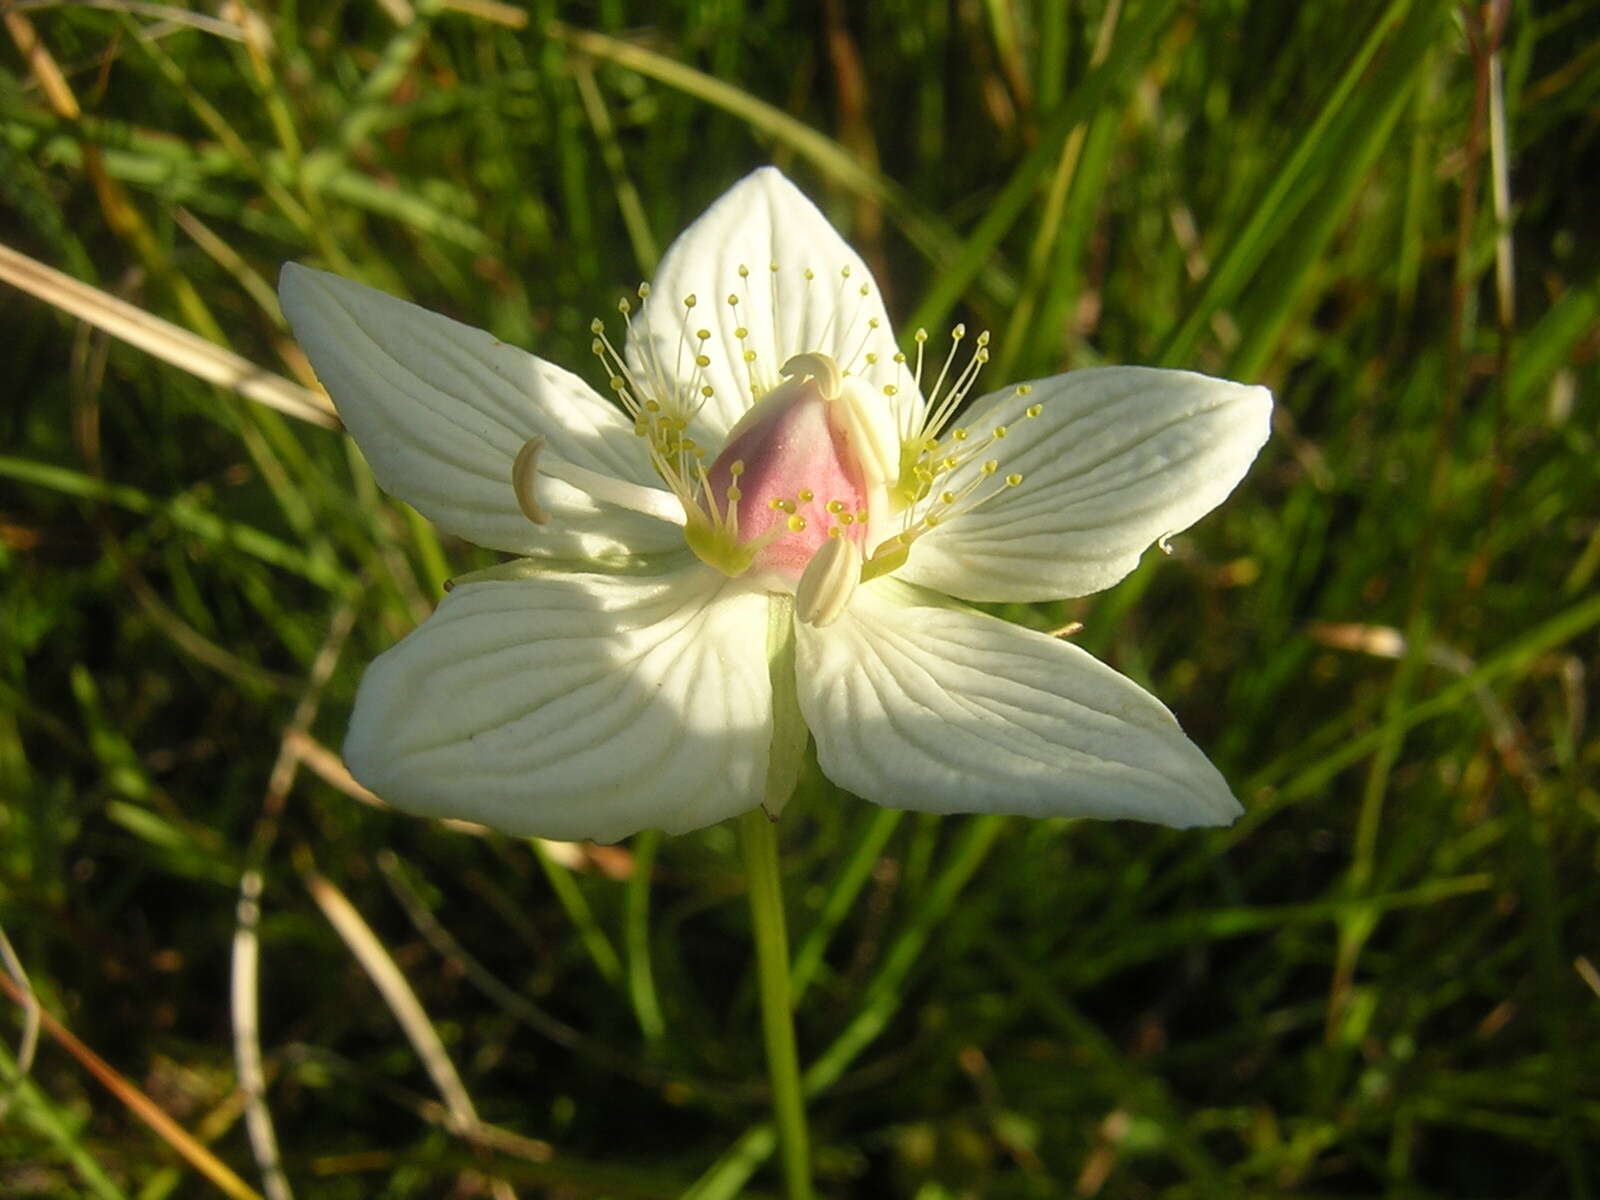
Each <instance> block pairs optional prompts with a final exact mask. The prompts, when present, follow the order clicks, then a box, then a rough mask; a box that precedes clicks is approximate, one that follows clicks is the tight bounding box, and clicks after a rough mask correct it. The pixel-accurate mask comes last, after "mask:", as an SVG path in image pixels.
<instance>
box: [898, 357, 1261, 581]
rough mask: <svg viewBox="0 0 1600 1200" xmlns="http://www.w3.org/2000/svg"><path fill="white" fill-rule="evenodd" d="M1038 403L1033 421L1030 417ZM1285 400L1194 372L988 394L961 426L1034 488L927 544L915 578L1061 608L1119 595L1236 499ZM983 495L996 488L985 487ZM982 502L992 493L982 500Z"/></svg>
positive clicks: (1115, 376) (1107, 374) (1011, 493)
mask: <svg viewBox="0 0 1600 1200" xmlns="http://www.w3.org/2000/svg"><path fill="white" fill-rule="evenodd" d="M1032 404H1039V405H1041V406H1042V407H1043V411H1042V412H1041V413H1040V415H1039V416H1037V417H1034V418H1027V417H1025V416H1024V415H1023V414H1024V411H1025V410H1026V409H1027V408H1028V407H1029V406H1030V405H1032ZM1271 411H1272V395H1271V393H1269V392H1268V391H1267V390H1266V389H1265V388H1260V387H1246V386H1245V385H1243V384H1239V383H1229V382H1228V381H1227V380H1224V379H1211V378H1209V377H1207V376H1205V375H1196V374H1193V373H1191V372H1188V371H1162V370H1156V369H1153V368H1148V367H1103V368H1099V369H1096V370H1090V371H1074V372H1071V373H1069V374H1066V375H1057V376H1054V377H1053V378H1050V379H1044V380H1040V381H1038V382H1036V383H1034V384H1033V386H1032V391H1031V393H1030V394H1028V395H1025V396H1019V395H1017V394H1016V390H1015V389H1014V388H1013V389H1009V390H1007V391H1006V392H1002V393H995V394H992V395H989V396H985V397H984V398H982V399H981V400H979V401H978V402H977V403H976V404H974V405H973V407H972V410H971V411H970V412H969V413H967V414H964V415H963V416H962V417H961V418H960V424H961V425H963V426H965V427H966V428H968V429H969V430H970V431H971V437H972V439H974V440H976V439H978V438H981V437H985V436H987V435H988V434H989V432H990V431H991V430H992V429H993V428H994V427H995V426H996V425H1004V426H1006V427H1007V430H1008V433H1007V436H1006V437H1005V438H1004V440H1002V441H999V442H996V443H994V446H993V449H992V451H990V452H988V453H985V454H981V455H979V456H978V458H977V459H975V460H974V461H973V462H972V463H970V464H968V465H967V466H966V467H963V468H961V469H960V470H958V471H957V472H956V473H955V475H954V477H953V482H952V483H950V484H949V485H948V487H949V488H950V489H951V490H954V491H957V492H959V491H960V490H961V484H962V483H963V482H964V481H965V480H967V479H970V478H971V476H972V474H973V473H974V472H976V470H977V469H978V466H979V465H980V462H981V460H982V459H984V458H990V457H993V458H996V459H998V460H999V463H1000V467H999V472H998V474H997V475H996V477H995V479H994V484H995V485H998V483H999V480H1000V479H1002V478H1004V477H1005V476H1006V475H1007V474H1010V473H1012V472H1019V473H1020V474H1021V475H1022V477H1023V479H1022V483H1021V484H1020V485H1019V486H1017V487H1014V488H1006V489H1005V490H1004V491H1001V492H999V493H998V494H997V495H995V496H994V498H993V499H992V500H988V501H986V502H985V503H983V504H981V505H979V506H978V507H977V508H976V509H974V510H972V511H970V512H967V513H962V514H960V515H958V516H955V517H952V518H951V519H950V520H949V521H948V522H947V523H946V524H943V525H940V526H938V527H936V528H935V529H933V530H932V531H931V532H929V533H928V534H926V535H924V536H923V537H921V538H920V539H918V541H917V542H916V544H915V546H914V547H913V549H912V551H911V557H910V559H909V561H908V562H907V563H906V565H905V567H903V568H902V569H901V570H900V572H899V574H900V576H901V577H902V578H904V579H908V580H911V581H912V582H914V583H919V584H922V585H923V586H925V587H930V588H935V589H937V590H938V591H941V592H948V593H950V594H951V595H955V596H961V597H964V598H965V599H968V600H1016V601H1025V600H1054V599H1060V598H1062V597H1067V596H1087V595H1089V594H1090V593H1092V592H1098V591H1100V590H1102V589H1103V588H1108V587H1110V586H1111V585H1112V584H1113V583H1116V582H1117V580H1119V579H1121V578H1122V577H1123V576H1125V575H1126V574H1128V572H1129V571H1131V570H1133V568H1134V567H1136V566H1137V565H1138V563H1139V557H1140V555H1141V554H1143V553H1144V551H1145V549H1146V548H1147V547H1148V546H1149V545H1150V544H1151V543H1152V542H1154V541H1156V540H1157V539H1159V538H1162V537H1164V536H1166V535H1167V534H1172V533H1178V532H1179V531H1181V530H1184V529H1187V528H1188V527H1189V526H1190V525H1192V524H1194V523H1195V522H1196V521H1198V520H1199V519H1200V518H1201V517H1203V516H1204V515H1205V514H1206V513H1208V512H1210V511H1211V510H1212V509H1213V508H1215V507H1216V506H1217V505H1218V504H1220V503H1222V501H1223V499H1224V498H1225V497H1226V496H1227V495H1228V493H1229V492H1231V491H1233V489H1234V487H1235V486H1236V485H1237V484H1238V482H1239V480H1241V479H1242V478H1244V473H1245V471H1246V470H1247V469H1248V468H1249V466H1250V464H1251V462H1252V461H1254V459H1255V456H1256V452H1257V451H1259V450H1260V449H1261V446H1262V443H1263V442H1265V441H1266V439H1267V431H1268V425H1269V422H1270V415H1271ZM983 490H988V489H987V488H984V489H983ZM979 494H981V492H980V493H979Z"/></svg>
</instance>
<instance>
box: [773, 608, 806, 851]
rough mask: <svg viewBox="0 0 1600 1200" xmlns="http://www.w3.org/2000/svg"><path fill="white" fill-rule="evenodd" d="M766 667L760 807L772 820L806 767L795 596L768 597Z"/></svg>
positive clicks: (787, 799)
mask: <svg viewBox="0 0 1600 1200" xmlns="http://www.w3.org/2000/svg"><path fill="white" fill-rule="evenodd" d="M767 668H768V671H769V672H770V673H771V676H772V749H771V751H770V752H769V754H768V757H767V792H766V798H765V799H764V800H763V801H762V802H761V807H762V808H764V809H765V810H766V813H767V816H769V817H770V818H772V819H773V820H774V821H776V820H777V819H778V816H779V814H781V813H782V812H783V806H784V805H786V804H788V803H789V797H791V796H793V795H794V789H795V786H796V785H797V784H798V783H799V782H800V771H801V769H802V768H803V767H804V766H805V761H806V743H807V742H808V741H809V740H810V738H811V732H810V730H808V729H807V728H806V722H805V718H804V717H803V716H801V715H800V698H799V695H798V693H797V692H796V690H795V676H794V598H793V597H792V596H786V595H773V596H769V597H767Z"/></svg>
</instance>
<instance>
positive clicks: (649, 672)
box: [344, 563, 772, 841]
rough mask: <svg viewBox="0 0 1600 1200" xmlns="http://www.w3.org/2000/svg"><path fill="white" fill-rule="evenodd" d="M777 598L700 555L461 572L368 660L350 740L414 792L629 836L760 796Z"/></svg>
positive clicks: (542, 827)
mask: <svg viewBox="0 0 1600 1200" xmlns="http://www.w3.org/2000/svg"><path fill="white" fill-rule="evenodd" d="M771 738H772V686H771V681H770V679H769V678H768V673H767V600H766V597H765V596H763V595H761V594H759V593H751V592H748V591H739V590H736V588H735V587H734V585H730V584H729V583H728V581H727V580H725V579H723V578H722V577H721V576H720V575H717V574H716V573H715V572H713V571H710V570H708V569H706V568H705V567H703V566H701V565H700V564H699V563H694V564H693V565H691V566H687V567H680V568H679V569H677V570H676V571H674V572H671V573H665V574H654V575H638V574H634V575H627V574H623V575H542V576H539V577H536V578H530V579H523V580H517V581H515V582H506V583H475V584H467V585H464V586H461V587H458V588H456V590H455V591H453V592H451V593H450V594H449V595H447V596H446V597H445V598H444V601H443V602H442V603H441V604H440V605H439V609H438V611H437V612H435V613H434V615H433V616H432V617H430V618H429V619H428V620H427V621H426V622H424V624H423V625H422V626H421V628H419V629H418V630H417V631H416V632H414V633H413V634H412V635H411V636H410V637H408V638H406V639H405V640H404V641H402V642H401V643H400V644H399V645H398V646H395V647H394V648H393V649H391V650H389V651H388V652H387V653H385V654H383V655H382V656H380V657H379V658H378V659H377V661H375V662H374V663H373V664H372V666H371V667H369V668H368V669H367V673H366V676H365V678H363V679H362V681H361V689H360V692H359V693H358V695H357V697H356V707H355V714H354V715H353V716H352V718H351V721H350V733H349V736H348V738H347V739H346V741H345V745H344V756H345V761H346V762H348V763H349V765H350V769H351V771H352V772H353V773H354V774H355V776H356V778H357V779H359V780H360V781H361V782H362V783H364V784H366V785H367V786H368V787H369V788H371V789H372V790H373V791H374V792H376V793H377V794H378V795H379V796H380V797H382V798H383V799H384V800H385V801H387V802H388V803H390V804H393V805H394V806H395V807H397V808H401V809H405V810H406V811H408V812H413V813H418V814H421V815H424V816H435V817H460V818H464V819H466V820H469V821H478V822H481V823H483V824H485V825H490V826H493V827H494V828H496V829H501V830H504V831H506V832H507V833H513V834H518V835H527V836H538V837H549V838H563V839H571V840H577V839H580V838H594V839H595V840H597V841H615V840H617V839H618V838H621V837H625V836H627V835H628V834H630V833H634V832H636V831H638V830H640V829H649V828H655V829H664V830H666V831H667V832H669V833H681V832H683V831H685V830H689V829H698V828H700V827H701V826H703V825H710V824H712V823H713V822H716V821H720V820H722V819H723V818H724V817H728V816H733V815H734V814H736V813H740V812H744V811H746V810H748V809H750V808H753V807H755V806H756V805H757V804H759V803H761V798H762V791H763V787H764V784H765V780H766V771H767V752H768V746H769V744H770V742H771Z"/></svg>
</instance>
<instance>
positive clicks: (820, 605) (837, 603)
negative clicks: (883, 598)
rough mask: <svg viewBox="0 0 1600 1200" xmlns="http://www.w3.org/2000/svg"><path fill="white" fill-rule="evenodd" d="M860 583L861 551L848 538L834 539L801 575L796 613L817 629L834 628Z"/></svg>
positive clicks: (827, 542)
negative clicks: (828, 626) (832, 626)
mask: <svg viewBox="0 0 1600 1200" xmlns="http://www.w3.org/2000/svg"><path fill="white" fill-rule="evenodd" d="M835 532H836V531H835ZM860 583H861V550H860V549H859V548H858V547H857V546H856V544H855V542H853V541H852V540H851V539H849V538H847V537H839V536H831V537H829V538H828V540H827V541H825V542H823V543H822V545H821V546H820V547H819V548H818V550H817V552H816V553H815V554H814V555H812V556H811V561H810V562H809V563H807V564H806V569H805V571H804V572H803V573H802V574H801V576H800V583H799V585H798V586H797V587H796V588H795V595H794V614H795V616H797V617H799V618H800V620H802V621H804V622H806V623H807V624H808V625H813V626H815V627H817V628H818V629H820V628H822V627H823V626H825V625H831V624H833V623H834V622H835V621H837V620H838V619H839V618H840V617H841V616H842V615H844V610H845V609H846V608H848V607H849V605H850V597H852V596H854V595H855V591H856V588H857V586H859V584H860Z"/></svg>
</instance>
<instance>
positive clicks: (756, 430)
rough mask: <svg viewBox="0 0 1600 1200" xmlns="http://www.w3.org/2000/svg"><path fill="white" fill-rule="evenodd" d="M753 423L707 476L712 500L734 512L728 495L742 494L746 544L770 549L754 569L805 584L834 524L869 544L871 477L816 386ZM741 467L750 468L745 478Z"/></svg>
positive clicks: (740, 514) (741, 533)
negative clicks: (800, 523)
mask: <svg viewBox="0 0 1600 1200" xmlns="http://www.w3.org/2000/svg"><path fill="white" fill-rule="evenodd" d="M789 386H790V387H794V385H792V384H791V385H789ZM770 399H772V400H779V397H778V396H777V395H774V396H772V397H771V398H770ZM751 416H752V417H755V418H756V419H754V420H752V421H750V422H749V423H748V425H746V422H741V423H740V424H741V425H746V427H744V428H738V427H736V428H735V429H734V437H733V438H732V439H731V440H730V441H729V442H728V444H727V446H725V447H724V448H723V451H722V453H721V454H719V455H718V456H717V460H716V462H714V463H712V465H711V469H710V471H709V472H707V478H708V480H709V483H710V499H711V500H712V501H713V502H714V503H715V506H716V508H717V510H718V511H719V512H726V510H727V499H726V497H727V495H728V489H729V488H730V487H733V488H736V489H737V491H738V494H739V499H738V500H737V501H736V502H735V507H736V509H737V511H738V518H739V524H738V530H739V532H738V538H739V541H740V542H741V543H743V544H746V545H748V544H750V543H752V542H765V544H764V545H762V547H761V549H760V550H758V551H757V553H756V556H755V559H754V561H753V562H752V563H751V569H752V570H755V571H763V572H775V573H777V574H780V575H782V576H785V577H787V578H789V579H790V580H791V581H794V580H798V579H799V577H800V575H801V573H802V572H803V571H804V570H805V568H806V564H807V563H809V562H810V561H811V558H812V556H813V555H814V554H815V553H816V552H817V549H818V547H820V546H821V545H822V543H823V542H824V541H826V540H827V538H828V536H829V530H830V528H831V527H833V526H834V525H840V526H842V528H843V531H844V532H843V535H842V536H845V537H848V538H850V539H851V540H852V541H854V542H855V543H856V544H857V545H860V544H861V543H862V542H863V541H864V540H865V539H866V534H867V529H866V523H865V522H864V521H861V520H857V519H856V514H858V513H863V512H865V511H866V509H867V489H866V483H865V476H864V472H863V471H862V469H861V464H860V462H859V460H858V458H857V455H856V453H855V450H854V448H853V447H852V446H851V445H850V440H849V438H848V437H847V436H846V434H845V432H844V431H843V430H842V429H840V428H839V427H838V425H837V423H836V422H835V421H834V420H833V418H832V414H831V413H830V404H829V402H828V401H827V400H825V399H823V397H822V395H821V393H820V392H819V390H818V388H817V386H816V384H815V382H814V381H812V380H807V381H806V382H805V383H804V384H802V385H800V386H799V387H796V388H795V390H794V394H793V398H792V399H789V398H787V397H786V398H785V399H784V400H783V401H780V402H779V403H778V404H777V405H775V406H774V407H773V410H772V411H771V412H770V413H765V414H759V413H754V412H753V413H752V414H751ZM735 463H742V464H743V472H742V474H739V475H737V476H735V474H734V473H733V469H732V468H733V465H734V464H735ZM808 496H809V499H807V498H805V497H808ZM794 516H799V517H800V518H802V519H803V520H804V522H805V527H804V528H803V529H799V530H794V529H792V528H791V527H790V522H791V518H792V517H794ZM768 538H770V539H771V540H770V541H768V540H767V539H768Z"/></svg>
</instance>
